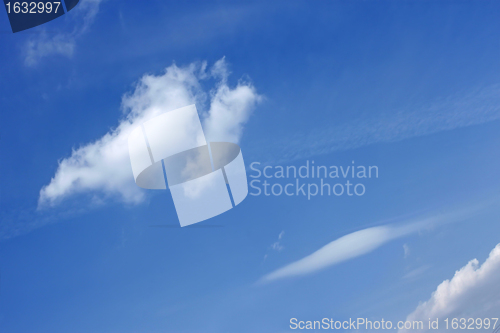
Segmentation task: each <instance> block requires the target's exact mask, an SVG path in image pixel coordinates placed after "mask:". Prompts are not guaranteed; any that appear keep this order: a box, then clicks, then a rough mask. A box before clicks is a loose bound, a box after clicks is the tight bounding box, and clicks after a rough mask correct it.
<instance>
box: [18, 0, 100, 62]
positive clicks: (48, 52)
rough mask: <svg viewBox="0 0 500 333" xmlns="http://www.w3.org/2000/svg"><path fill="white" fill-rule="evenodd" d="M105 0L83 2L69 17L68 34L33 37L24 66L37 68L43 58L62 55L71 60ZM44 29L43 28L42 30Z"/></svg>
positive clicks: (27, 44)
mask: <svg viewBox="0 0 500 333" xmlns="http://www.w3.org/2000/svg"><path fill="white" fill-rule="evenodd" d="M102 1H103V0H81V1H80V2H79V4H78V5H77V6H76V7H75V8H74V9H73V10H72V11H71V12H69V13H68V14H67V15H65V16H63V17H65V18H66V17H68V20H69V23H68V24H71V25H72V28H71V29H70V30H69V31H68V32H58V33H55V34H53V33H48V32H47V31H46V30H41V32H40V34H36V35H33V36H31V38H29V39H28V40H27V41H26V44H25V45H24V47H23V57H24V64H25V65H26V66H28V67H33V66H36V65H37V64H38V63H39V62H40V61H41V60H42V59H43V58H46V57H51V56H55V55H60V56H64V57H68V58H71V57H72V56H73V53H74V52H75V49H76V41H77V39H78V38H79V37H80V36H81V35H83V34H84V33H86V32H87V30H88V29H89V28H90V26H91V25H92V23H93V22H94V19H95V17H96V15H97V13H98V12H99V5H100V3H101V2H102ZM42 29H43V28H42Z"/></svg>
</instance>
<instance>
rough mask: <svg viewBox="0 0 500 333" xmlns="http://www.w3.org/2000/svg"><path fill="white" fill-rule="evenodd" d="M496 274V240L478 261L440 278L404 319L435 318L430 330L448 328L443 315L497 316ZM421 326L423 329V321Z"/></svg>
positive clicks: (499, 249)
mask: <svg viewBox="0 0 500 333" xmlns="http://www.w3.org/2000/svg"><path fill="white" fill-rule="evenodd" d="M499 276H500V244H498V245H497V246H496V247H495V248H494V249H493V250H492V251H491V253H490V255H489V257H488V258H487V259H486V261H485V262H484V263H483V264H482V265H480V264H479V261H478V260H477V259H473V260H471V261H469V263H468V264H467V265H465V266H464V267H462V268H461V269H460V270H458V271H456V272H455V275H454V276H453V278H452V279H451V280H445V281H443V282H442V283H441V284H440V285H439V286H438V287H437V289H436V290H435V291H434V292H433V293H432V295H431V298H430V299H429V300H428V301H426V302H424V303H421V304H420V305H418V307H417V308H416V309H415V311H413V312H412V313H411V314H410V315H408V317H407V320H409V321H414V320H415V321H419V320H422V321H424V322H428V320H429V318H431V319H432V320H436V319H439V323H440V325H439V329H438V330H432V331H433V332H445V331H446V332H448V331H447V330H446V329H445V324H444V321H443V320H444V319H445V318H498V314H499V313H500V299H499V297H498V295H500V283H498V277H499ZM498 324H499V325H500V323H498ZM450 325H451V323H450ZM424 329H427V327H425V325H424ZM489 331H493V327H491V326H490V328H489ZM399 332H407V331H406V330H400V331H399Z"/></svg>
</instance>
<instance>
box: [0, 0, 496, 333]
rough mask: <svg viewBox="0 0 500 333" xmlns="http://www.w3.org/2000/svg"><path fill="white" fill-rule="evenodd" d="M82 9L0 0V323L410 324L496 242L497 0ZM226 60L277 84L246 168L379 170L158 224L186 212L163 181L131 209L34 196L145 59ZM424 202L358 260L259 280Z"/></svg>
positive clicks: (90, 4)
mask: <svg viewBox="0 0 500 333" xmlns="http://www.w3.org/2000/svg"><path fill="white" fill-rule="evenodd" d="M77 8H79V10H78V11H77V10H76V9H75V11H74V14H73V12H70V13H69V14H68V15H64V16H63V17H61V18H58V19H56V20H54V21H52V22H49V23H47V24H45V25H43V26H40V27H37V28H34V29H31V30H28V31H26V32H21V33H16V34H12V33H11V32H10V26H9V23H8V19H7V15H6V14H5V13H2V14H0V43H1V45H2V46H1V48H0V64H1V65H0V110H1V113H0V116H1V120H0V135H1V137H0V151H1V163H0V171H1V173H0V174H1V178H0V179H1V180H0V181H1V197H0V200H1V212H0V219H1V221H0V235H1V237H2V241H1V242H0V274H1V279H0V331H1V332H51V333H54V332H175V333H181V332H241V333H244V332H273V333H275V332H288V331H292V330H290V329H289V320H290V318H292V317H296V318H299V319H301V320H321V318H323V317H328V318H330V317H331V318H338V319H339V320H344V319H346V318H349V317H353V318H354V317H367V318H374V319H378V318H385V319H390V320H394V321H397V320H404V319H405V318H406V317H407V316H408V315H409V314H410V313H412V312H413V311H414V310H415V309H416V307H417V306H418V304H419V302H424V301H426V300H428V299H429V298H430V297H431V293H432V292H433V291H434V290H436V288H437V286H438V285H439V284H440V283H441V282H443V281H444V280H446V279H451V278H452V277H453V275H454V273H455V271H456V270H458V269H460V268H461V267H463V266H465V265H466V264H467V262H468V261H469V260H472V259H474V258H477V259H478V260H479V262H480V263H482V262H484V261H485V260H486V258H487V257H488V254H489V252H490V251H491V250H492V249H493V248H494V247H495V246H496V245H497V244H498V243H500V236H499V235H500V225H499V223H498V221H499V217H500V209H498V202H499V200H498V199H499V195H500V193H499V192H500V190H499V189H500V176H499V170H500V157H499V156H500V155H499V147H500V38H499V35H500V20H499V17H500V3H498V2H493V1H491V2H490V1H480V2H478V1H455V2H453V1H434V2H431V1H353V2H348V1H343V2H341V1H273V2H271V1H262V2H225V1H215V2H212V1H200V2H190V1H177V2H173V1H172V2H170V1H169V2H165V1H147V2H146V1H144V2H143V1H140V2H119V1H113V0H109V1H102V2H99V1H96V0H94V1H91V0H88V1H84V0H82V1H81V4H80V5H79V6H78V7H77ZM222 57H225V60H226V62H227V64H228V66H229V70H230V71H231V73H232V74H231V75H230V77H229V81H228V84H229V86H230V87H234V86H235V85H236V84H237V83H238V80H239V79H241V78H243V79H244V80H245V81H246V82H251V83H252V84H253V86H254V87H255V89H256V91H257V93H258V94H260V95H261V96H262V97H263V99H262V101H261V102H260V103H258V105H257V106H256V107H255V109H254V111H253V113H252V115H251V116H250V118H249V120H248V122H247V123H246V124H245V126H244V130H243V134H242V137H241V141H240V146H241V148H242V152H243V156H244V159H245V162H246V164H247V172H249V174H252V173H251V172H250V170H249V169H248V165H249V164H250V163H251V162H254V161H258V162H261V163H262V164H263V165H264V164H266V165H277V164H280V165H296V166H300V165H303V164H304V163H306V160H310V161H312V160H314V161H315V164H316V165H350V164H351V161H355V162H356V164H359V165H377V166H378V168H379V178H378V179H371V180H368V181H366V182H365V184H366V188H367V191H366V194H365V195H364V196H362V197H346V196H343V197H316V198H313V199H312V200H309V201H308V200H307V199H306V198H304V197H286V196H281V197H273V196H269V197H266V196H249V197H247V199H246V200H245V201H244V202H243V203H242V204H241V205H239V206H238V207H237V208H236V209H232V210H230V211H228V212H227V213H225V214H223V215H220V216H217V217H215V218H213V219H210V220H208V221H205V222H203V223H201V224H200V226H206V227H199V228H182V229H181V228H174V227H157V226H158V225H164V224H168V225H175V224H177V223H178V220H177V216H176V213H175V209H174V205H173V202H172V199H171V197H170V194H169V192H168V191H164V192H154V193H153V192H147V194H146V199H145V200H144V201H142V202H140V203H134V204H131V203H125V202H123V201H122V200H120V198H119V196H115V195H105V194H104V195H103V194H102V193H93V191H87V192H83V193H79V194H75V195H68V196H67V197H65V198H64V200H62V202H60V203H59V204H57V205H55V206H54V207H51V208H46V209H43V210H37V203H38V200H39V193H40V190H41V189H42V187H43V186H45V185H47V184H49V183H50V181H51V178H52V177H54V175H55V173H56V170H57V168H58V161H61V159H63V158H68V157H69V156H70V155H71V153H72V149H77V148H78V147H80V146H81V145H86V144H88V143H91V142H94V141H95V140H98V139H99V138H101V137H102V136H103V135H105V134H106V133H107V132H108V131H110V129H112V128H114V127H116V126H117V125H118V123H119V120H120V119H122V118H123V114H122V109H121V103H122V97H123V96H124V95H125V94H130V93H132V92H133V91H134V89H135V86H136V84H137V82H138V80H139V79H140V78H141V77H142V76H143V75H145V74H154V75H162V74H163V73H164V70H165V68H167V67H168V66H171V65H172V64H173V63H175V64H177V65H178V66H179V67H183V66H187V65H189V64H190V63H193V62H198V63H199V62H201V61H207V63H208V65H209V66H212V65H213V64H214V63H215V62H216V61H217V60H219V59H221V58H222ZM204 84H205V85H206V89H207V90H209V89H210V87H211V85H212V86H213V82H212V81H210V80H208V81H207V82H205V83H204ZM166 111H168V110H166ZM119 167H123V168H130V166H129V165H123V166H119ZM96 195H97V196H100V197H99V198H101V199H102V200H101V199H99V204H96V203H95V202H94V203H92V202H90V203H89V198H93V197H94V196H96ZM471 211H472V213H471ZM443 214H445V215H446V214H451V215H453V216H454V217H453V218H446V219H442V220H441V218H440V216H442V215H443ZM427 218H433V219H435V220H436V221H437V222H436V223H434V224H433V225H432V226H430V227H426V228H423V229H422V230H419V231H418V232H416V233H412V234H408V235H405V236H403V237H400V238H397V239H393V240H391V241H388V242H387V243H385V244H383V245H382V246H380V247H379V248H377V249H374V250H373V251H371V252H369V253H367V254H366V255H363V256H359V257H356V258H353V259H351V260H348V261H345V262H342V263H340V264H338V265H333V266H329V267H327V268H325V269H324V270H321V271H318V272H314V273H313V274H309V275H305V276H301V277H292V278H288V279H282V280H277V281H273V282H271V283H267V284H259V283H257V282H258V281H259V280H260V279H261V278H262V277H264V276H266V275H267V274H269V273H271V272H273V271H275V270H277V269H279V268H281V267H283V266H285V265H288V264H290V263H292V262H295V261H297V260H299V259H301V258H304V257H306V256H308V255H310V254H311V253H313V252H314V251H316V250H318V249H319V248H321V247H323V246H324V245H326V244H328V243H329V242H332V241H334V240H335V239H338V238H339V237H342V236H345V235H348V234H350V233H353V232H355V231H359V230H362V229H365V228H370V227H374V226H382V225H387V224H390V225H392V224H394V223H395V224H398V225H406V224H407V223H411V222H413V221H420V220H422V219H427ZM282 232H284V233H283V234H282V236H281V238H279V235H280V233H282ZM278 241H279V244H280V245H279V246H280V247H283V248H282V249H281V250H280V251H277V250H276V249H273V244H274V243H275V242H278ZM275 248H276V246H275ZM405 248H406V252H405ZM405 253H406V254H405ZM483 287H484V286H483ZM471 288H472V287H471ZM460 304H461V303H460ZM492 304H493V303H492ZM495 304H496V305H494V306H496V307H494V309H496V310H495V311H497V312H500V306H499V305H498V303H495ZM454 311H455V310H454ZM454 313H458V314H463V315H465V314H471V310H470V309H467V308H464V309H456V311H455V312H454Z"/></svg>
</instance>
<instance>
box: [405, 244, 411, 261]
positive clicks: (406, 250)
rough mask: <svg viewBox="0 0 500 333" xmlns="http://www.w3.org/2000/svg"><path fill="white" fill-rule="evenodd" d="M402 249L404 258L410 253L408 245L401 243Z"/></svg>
mask: <svg viewBox="0 0 500 333" xmlns="http://www.w3.org/2000/svg"><path fill="white" fill-rule="evenodd" d="M403 251H404V253H405V259H406V258H408V256H409V255H410V247H409V246H408V244H403Z"/></svg>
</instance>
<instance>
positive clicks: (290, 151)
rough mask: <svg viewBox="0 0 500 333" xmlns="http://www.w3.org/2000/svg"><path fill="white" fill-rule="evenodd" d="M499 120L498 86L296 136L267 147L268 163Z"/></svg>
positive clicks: (499, 97) (499, 91) (316, 129)
mask: <svg viewBox="0 0 500 333" xmlns="http://www.w3.org/2000/svg"><path fill="white" fill-rule="evenodd" d="M498 119H500V84H496V85H492V86H488V87H484V88H481V89H475V90H472V91H469V92H466V93H460V94H458V93H457V94H454V95H451V96H448V97H447V98H445V99H442V100H439V101H435V102H432V103H429V104H427V105H423V106H420V107H411V108H407V109H404V110H399V111H397V112H388V113H384V114H382V115H379V116H371V117H363V118H362V119H357V120H352V121H350V122H347V123H344V124H339V125H335V126H329V127H323V128H315V129H314V130H312V131H308V132H301V133H300V132H299V133H296V134H294V136H292V137H286V138H284V139H282V140H280V141H277V142H276V143H275V144H274V145H272V146H269V149H268V152H267V155H266V156H267V159H268V160H269V161H270V163H273V164H274V163H279V162H283V161H290V160H297V159H303V158H309V157H312V156H317V155H323V154H328V153H332V152H334V151H342V150H349V149H355V148H359V147H363V146H366V145H370V144H374V143H378V142H396V141H401V140H404V139H408V138H412V137H417V136H424V135H429V134H433V133H437V132H441V131H448V130H453V129H456V128H462V127H467V126H472V125H478V124H483V123H487V122H490V121H494V120H498Z"/></svg>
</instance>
